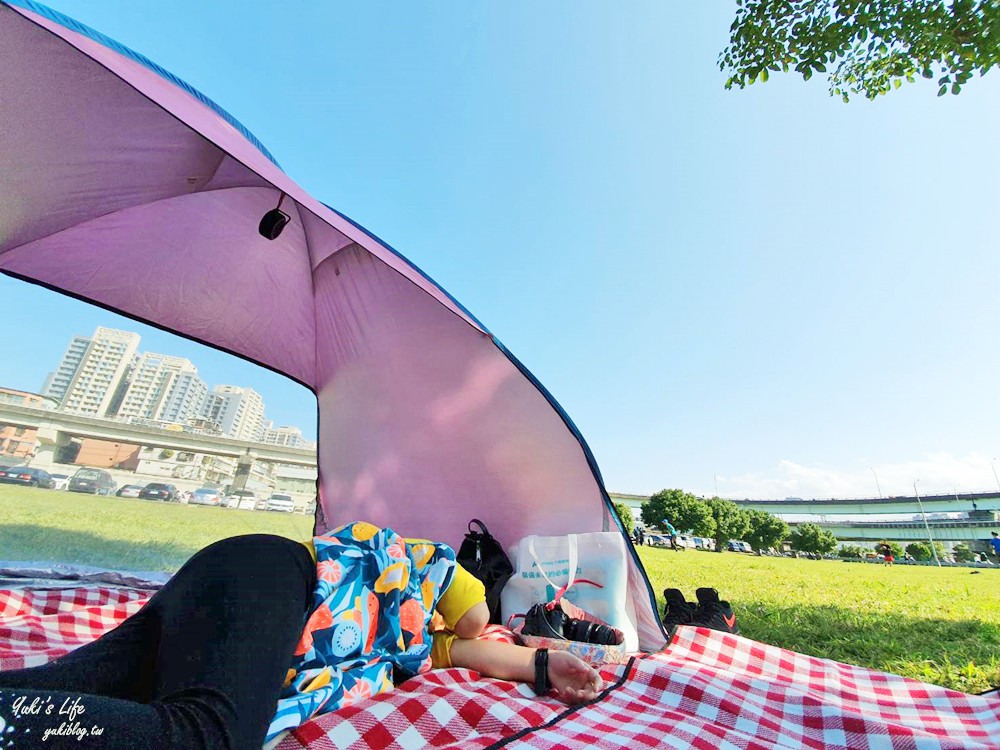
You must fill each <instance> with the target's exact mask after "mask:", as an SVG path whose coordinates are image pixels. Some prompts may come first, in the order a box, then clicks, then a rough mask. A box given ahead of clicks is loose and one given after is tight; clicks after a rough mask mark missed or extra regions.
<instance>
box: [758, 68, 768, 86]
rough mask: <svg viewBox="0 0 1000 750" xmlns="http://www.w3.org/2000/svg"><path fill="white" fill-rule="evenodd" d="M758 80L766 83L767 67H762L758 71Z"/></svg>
mask: <svg viewBox="0 0 1000 750" xmlns="http://www.w3.org/2000/svg"><path fill="white" fill-rule="evenodd" d="M760 80H761V83H767V68H764V69H763V70H762V71H760Z"/></svg>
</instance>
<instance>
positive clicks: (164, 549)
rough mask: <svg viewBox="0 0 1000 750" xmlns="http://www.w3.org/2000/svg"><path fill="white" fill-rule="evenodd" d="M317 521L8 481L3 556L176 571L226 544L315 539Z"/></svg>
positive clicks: (0, 503) (2, 491) (1, 494)
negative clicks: (246, 537) (232, 539)
mask: <svg viewBox="0 0 1000 750" xmlns="http://www.w3.org/2000/svg"><path fill="white" fill-rule="evenodd" d="M312 525H313V519H312V516H303V515H301V514H298V513H274V512H272V513H266V512H263V511H252V510H235V509H230V508H209V507H205V506H198V505H182V504H180V503H163V502H158V501H153V500H138V499H133V498H122V497H115V496H113V495H112V496H110V497H96V496H94V495H83V494H80V493H76V492H60V491H55V490H42V489H35V488H29V487H16V486H13V485H5V484H0V559H3V560H55V561H58V562H68V563H82V564H87V565H106V566H110V567H113V568H119V569H123V570H159V571H174V570H176V569H177V568H179V567H180V566H181V565H183V564H184V561H185V560H187V559H188V558H189V557H191V555H193V554H194V553H195V552H197V551H198V550H200V549H201V548H202V547H205V546H207V545H209V544H211V543H212V542H214V541H216V540H218V539H224V538H225V537H229V536H236V535H237V534H254V533H260V532H267V533H270V534H280V535H281V536H287V537H289V538H291V539H297V540H301V541H305V540H308V539H309V538H311V536H312Z"/></svg>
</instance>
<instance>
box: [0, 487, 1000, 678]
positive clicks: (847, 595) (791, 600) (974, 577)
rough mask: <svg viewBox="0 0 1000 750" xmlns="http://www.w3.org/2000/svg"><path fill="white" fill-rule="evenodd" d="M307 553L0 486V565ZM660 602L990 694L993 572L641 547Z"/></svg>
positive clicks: (264, 520) (999, 592)
mask: <svg viewBox="0 0 1000 750" xmlns="http://www.w3.org/2000/svg"><path fill="white" fill-rule="evenodd" d="M259 532H267V533H272V534H280V535H282V536H287V537H289V538H291V539H296V540H300V541H305V540H307V539H309V538H310V536H311V533H312V518H311V517H306V516H302V515H299V514H285V513H265V512H254V511H247V510H230V509H224V508H206V507H197V506H187V505H180V504H175V503H160V502H151V501H146V500H136V499H124V498H117V497H94V496H90V495H80V494H73V493H66V492H55V491H51V490H39V489H30V488H22V487H14V486H11V485H0V559H3V560H54V561H59V562H67V563H77V564H87V565H96V566H107V567H111V568H115V569H123V570H136V571H172V570H176V568H178V567H179V566H180V565H182V564H183V562H184V561H185V560H186V559H187V558H188V557H190V556H191V555H193V554H194V553H195V552H197V551H198V550H199V549H201V548H203V547H205V546H206V545H208V544H210V543H212V542H213V541H215V540H217V539H221V538H224V537H227V536H234V535H236V534H248V533H259ZM639 554H640V557H641V559H642V561H643V565H644V566H645V568H646V572H647V573H648V574H649V578H650V581H651V583H652V585H653V589H654V591H655V592H656V595H657V599H658V605H659V607H660V611H661V612H662V607H663V598H662V591H663V589H664V588H667V587H674V588H679V589H681V590H682V591H683V592H684V594H685V595H686V596H687V597H688V598H689V599H693V598H694V591H695V589H696V588H698V587H701V586H709V587H712V588H715V589H718V591H719V593H720V595H721V596H722V597H723V598H724V599H728V600H729V601H730V602H731V603H732V605H733V608H734V610H735V612H736V615H737V618H738V621H739V625H740V628H741V630H742V632H743V635H745V636H747V637H749V638H753V639H755V640H759V641H762V642H764V643H770V644H773V645H776V646H781V647H783V648H788V649H792V650H795V651H800V652H802V653H805V654H810V655H813V656H818V657H823V658H828V659H834V660H836V661H842V662H846V663H849V664H857V665H860V666H865V667H871V668H874V669H880V670H884V671H887V672H892V673H894V674H899V675H903V676H905V677H912V678H915V679H919V680H923V681H925V682H930V683H934V684H937V685H942V686H944V687H949V688H953V689H956V690H962V691H965V692H981V691H984V690H987V689H990V688H992V687H1000V570H988V569H983V570H977V571H973V570H970V569H968V568H933V567H909V566H893V567H886V566H881V565H866V564H859V563H855V564H850V563H844V562H840V561H814V560H797V559H789V558H772V557H756V556H753V555H745V554H738V553H725V554H715V553H711V552H698V551H694V550H687V551H685V552H673V551H671V550H668V549H659V548H652V547H643V548H641V549H640V552H639Z"/></svg>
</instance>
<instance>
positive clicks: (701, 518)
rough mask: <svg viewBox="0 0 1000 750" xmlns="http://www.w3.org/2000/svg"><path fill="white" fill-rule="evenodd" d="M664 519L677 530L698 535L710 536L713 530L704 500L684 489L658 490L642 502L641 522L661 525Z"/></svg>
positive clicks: (713, 525) (712, 523) (710, 516)
mask: <svg viewBox="0 0 1000 750" xmlns="http://www.w3.org/2000/svg"><path fill="white" fill-rule="evenodd" d="M664 519H666V520H667V521H669V522H670V523H671V524H672V525H673V527H674V528H675V529H677V531H690V532H692V533H693V534H696V535H698V536H711V534H712V532H714V531H715V523H714V521H713V520H712V513H711V512H710V511H709V509H708V506H707V505H705V502H704V501H703V500H699V499H698V498H696V497H695V496H694V495H692V494H690V493H688V492H684V490H660V491H659V492H657V493H656V494H655V495H653V496H652V497H651V498H649V500H647V501H646V502H645V503H643V505H642V522H643V524H645V525H646V526H663V521H664Z"/></svg>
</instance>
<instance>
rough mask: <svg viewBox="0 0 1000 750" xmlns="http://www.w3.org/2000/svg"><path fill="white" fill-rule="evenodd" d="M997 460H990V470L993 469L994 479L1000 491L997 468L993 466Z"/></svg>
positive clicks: (999, 478)
mask: <svg viewBox="0 0 1000 750" xmlns="http://www.w3.org/2000/svg"><path fill="white" fill-rule="evenodd" d="M994 461H996V459H995V458H991V459H990V468H991V469H993V478H994V479H996V480H997V489H998V490H1000V477H998V476H997V467H996V466H994V465H993V462H994Z"/></svg>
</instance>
